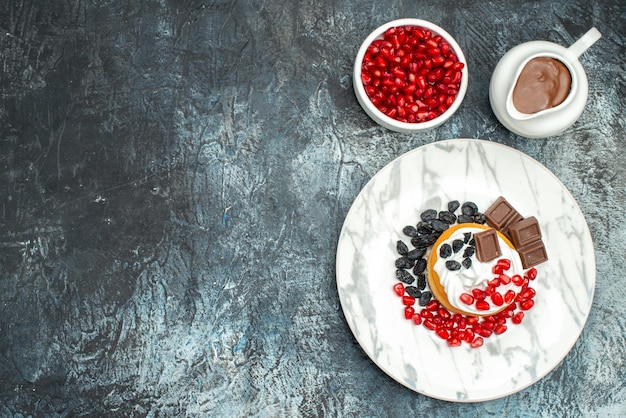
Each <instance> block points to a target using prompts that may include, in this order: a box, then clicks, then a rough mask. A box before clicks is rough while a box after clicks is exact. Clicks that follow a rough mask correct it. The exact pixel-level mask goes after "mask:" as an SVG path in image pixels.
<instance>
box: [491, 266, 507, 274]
mask: <svg viewBox="0 0 626 418" xmlns="http://www.w3.org/2000/svg"><path fill="white" fill-rule="evenodd" d="M491 272H492V273H493V274H498V275H500V274H502V273H503V272H504V267H503V266H501V265H500V264H496V265H495V266H493V267H492V268H491Z"/></svg>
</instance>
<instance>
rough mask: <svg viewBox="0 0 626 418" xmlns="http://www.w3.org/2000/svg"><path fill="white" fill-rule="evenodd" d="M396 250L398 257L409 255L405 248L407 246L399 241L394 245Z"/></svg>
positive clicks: (407, 249) (407, 248)
mask: <svg viewBox="0 0 626 418" xmlns="http://www.w3.org/2000/svg"><path fill="white" fill-rule="evenodd" d="M396 250H397V251H398V254H400V255H407V254H408V253H409V247H407V245H406V244H405V243H404V242H402V241H400V240H398V242H397V243H396Z"/></svg>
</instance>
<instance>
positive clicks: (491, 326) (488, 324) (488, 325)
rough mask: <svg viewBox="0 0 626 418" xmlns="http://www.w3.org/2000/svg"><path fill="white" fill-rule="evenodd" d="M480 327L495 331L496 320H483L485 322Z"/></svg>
mask: <svg viewBox="0 0 626 418" xmlns="http://www.w3.org/2000/svg"><path fill="white" fill-rule="evenodd" d="M480 327H481V328H482V329H486V330H489V331H493V330H494V328H495V327H496V324H495V322H489V321H483V322H481V323H480Z"/></svg>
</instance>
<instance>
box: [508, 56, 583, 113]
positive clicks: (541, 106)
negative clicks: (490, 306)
mask: <svg viewBox="0 0 626 418" xmlns="http://www.w3.org/2000/svg"><path fill="white" fill-rule="evenodd" d="M571 84H572V77H571V75H570V73H569V70H568V69H567V67H566V66H565V65H564V64H563V63H562V62H561V61H559V60H556V59H554V58H549V57H538V58H533V59H531V60H530V61H528V63H527V64H526V65H525V66H524V68H523V69H522V72H521V73H520V75H519V77H518V78H517V83H516V84H515V88H514V89H513V105H514V106H515V108H516V109H517V110H518V111H520V112H522V113H529V114H530V113H537V112H539V111H541V110H545V109H550V108H553V107H555V106H558V105H560V104H561V103H563V101H564V100H565V98H566V97H567V95H568V94H569V91H570V86H571Z"/></svg>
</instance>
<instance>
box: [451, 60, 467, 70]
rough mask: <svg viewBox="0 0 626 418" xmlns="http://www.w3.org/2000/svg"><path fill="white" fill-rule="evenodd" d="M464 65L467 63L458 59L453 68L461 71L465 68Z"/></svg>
mask: <svg viewBox="0 0 626 418" xmlns="http://www.w3.org/2000/svg"><path fill="white" fill-rule="evenodd" d="M463 67H465V64H463V63H462V62H460V61H457V62H455V63H454V64H453V65H452V69H453V70H454V71H460V70H462V69H463Z"/></svg>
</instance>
